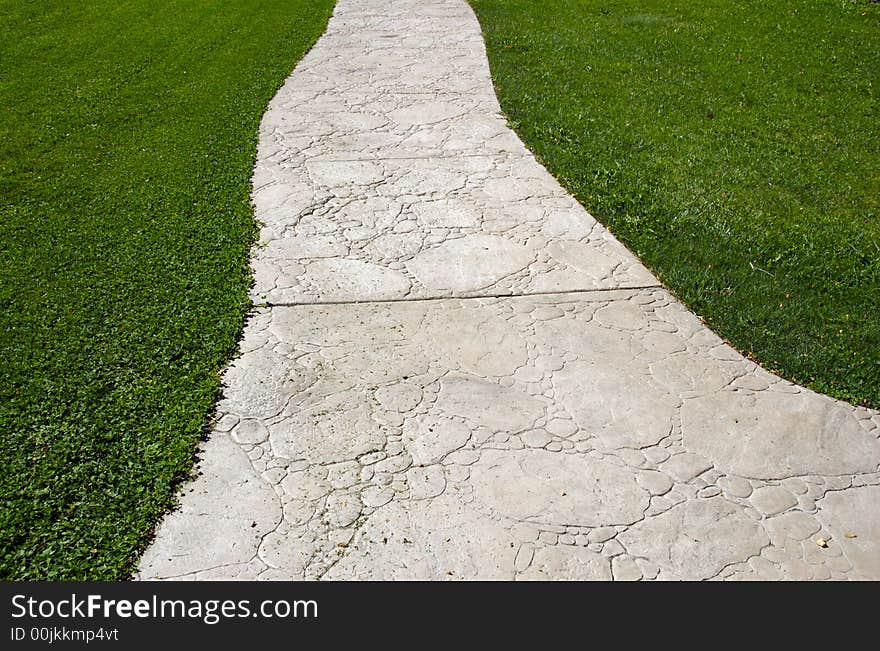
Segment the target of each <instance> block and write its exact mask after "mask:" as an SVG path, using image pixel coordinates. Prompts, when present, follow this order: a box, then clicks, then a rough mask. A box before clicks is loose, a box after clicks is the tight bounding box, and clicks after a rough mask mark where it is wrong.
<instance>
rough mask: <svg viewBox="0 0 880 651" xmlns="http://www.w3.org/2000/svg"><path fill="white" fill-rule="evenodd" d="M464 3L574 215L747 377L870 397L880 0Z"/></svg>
mask: <svg viewBox="0 0 880 651" xmlns="http://www.w3.org/2000/svg"><path fill="white" fill-rule="evenodd" d="M471 4H472V5H473V6H474V8H475V9H476V11H477V14H478V16H479V18H480V22H481V23H482V26H483V30H484V32H485V35H486V42H487V46H488V51H489V59H490V63H491V66H492V73H493V77H494V79H495V83H496V88H497V91H498V95H499V99H500V100H501V105H502V106H503V108H504V110H505V112H506V113H507V115H508V116H509V118H510V120H511V122H512V124H513V126H514V128H515V129H516V130H517V131H518V132H519V134H520V135H521V136H522V138H523V140H525V142H526V143H527V144H528V145H529V146H530V147H531V148H532V150H533V151H534V152H535V153H536V155H537V156H538V157H539V158H540V159H541V160H542V162H544V164H545V165H546V166H547V167H548V168H549V169H550V170H551V171H552V172H553V173H554V174H555V175H556V176H557V178H558V179H559V180H560V181H561V182H562V184H563V185H565V186H566V187H567V188H568V189H569V190H570V191H571V192H572V193H573V194H574V195H575V196H576V197H577V198H578V199H579V200H580V201H581V203H583V205H584V206H585V207H586V208H587V209H588V210H589V211H591V212H592V213H593V214H594V215H595V216H596V217H597V218H598V219H600V220H601V221H602V222H603V223H605V224H606V225H607V226H608V227H609V228H610V229H611V230H612V231H613V232H614V233H615V235H617V236H618V237H619V238H620V239H621V240H623V241H624V242H625V243H626V244H627V245H628V246H629V247H630V248H631V249H632V250H633V251H635V252H636V253H637V254H638V255H639V256H640V257H641V258H642V260H644V261H645V262H646V263H647V264H648V265H649V266H650V267H651V268H652V269H653V270H654V272H655V273H656V274H657V275H658V276H659V277H660V278H661V279H662V280H663V282H664V283H666V284H667V285H668V286H670V287H671V288H672V289H673V290H674V291H675V292H676V293H677V294H678V296H679V297H681V298H682V299H683V300H684V301H685V303H687V304H688V305H689V306H690V307H691V309H693V310H694V311H696V312H697V313H698V314H701V315H703V316H704V317H705V319H706V321H707V322H708V323H709V325H710V326H711V327H712V328H713V329H714V330H715V331H716V332H718V333H719V334H720V335H722V336H723V337H726V338H728V339H729V340H730V341H731V342H732V343H733V344H734V345H735V346H736V347H737V348H739V349H740V350H742V351H745V352H747V353H750V354H751V355H753V356H754V358H756V359H757V360H759V361H760V362H761V363H762V364H763V365H764V366H765V367H766V368H769V369H771V370H774V371H776V372H778V373H780V374H781V375H783V376H785V377H787V378H789V379H791V380H794V381H797V382H800V383H803V384H806V385H808V386H810V387H812V388H814V389H816V390H818V391H822V392H825V393H828V394H831V395H833V396H836V397H839V398H843V399H846V400H850V401H851V402H854V403H862V404H867V405H873V406H875V407H880V106H878V97H880V4H878V3H876V2H870V1H869V0H791V1H789V2H766V1H765V0H745V1H734V0H703V1H700V2H694V1H693V0H602V1H598V0H546V1H542V2H534V1H533V0H504V1H503V2H502V1H500V0H472V2H471Z"/></svg>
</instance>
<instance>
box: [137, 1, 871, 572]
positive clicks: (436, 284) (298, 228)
mask: <svg viewBox="0 0 880 651" xmlns="http://www.w3.org/2000/svg"><path fill="white" fill-rule="evenodd" d="M260 134H261V138H260V148H259V162H258V164H257V168H256V171H255V176H254V193H253V197H254V202H255V204H256V212H257V217H258V219H260V220H261V222H262V223H263V229H262V238H261V242H260V244H259V246H258V247H257V248H256V250H255V251H254V258H253V266H254V270H255V274H256V287H255V289H254V294H253V295H254V299H255V301H256V302H257V303H260V304H262V305H264V307H261V308H260V309H258V310H256V313H255V315H254V316H253V318H252V319H251V320H250V321H249V323H248V324H247V327H246V330H245V334H244V340H243V342H242V355H241V356H240V357H239V358H238V359H237V360H236V361H235V362H234V363H233V364H232V365H231V367H230V368H229V370H228V371H227V372H226V375H225V378H224V382H225V387H226V388H225V397H224V398H223V400H222V401H221V402H220V404H219V411H218V416H217V422H216V424H215V426H214V428H213V432H212V434H211V437H210V439H209V440H208V442H207V443H206V444H205V445H204V446H203V451H202V460H201V463H200V467H199V469H200V475H199V476H198V478H197V479H195V481H193V482H191V483H189V484H188V485H186V486H185V487H184V490H183V493H182V495H181V508H180V509H179V510H178V511H175V512H174V513H172V514H170V515H169V516H168V517H167V518H166V519H165V521H164V522H163V523H162V525H161V526H160V528H159V530H158V535H157V537H156V540H155V542H154V544H153V545H152V546H151V547H150V548H149V550H148V551H147V552H146V554H145V556H144V557H143V559H142V563H141V567H140V570H139V577H140V578H145V579H150V578H188V579H227V578H240V579H254V578H259V579H299V578H306V579H319V578H323V579H367V578H368V579H547V578H552V579H612V578H613V579H638V578H646V579H653V578H661V579H711V578H747V579H758V578H761V579H765V578H766V579H770V578H790V579H828V578H841V579H842V578H862V579H866V578H871V579H880V473H878V464H880V442H878V435H880V414H878V413H876V412H871V411H868V410H866V409H856V408H853V407H852V406H850V405H847V404H844V403H840V402H837V401H835V400H832V399H830V398H827V397H825V396H821V395H818V394H815V393H813V392H811V391H808V390H806V389H803V388H801V387H798V386H795V385H793V384H790V383H789V382H786V381H783V380H781V379H779V378H778V377H776V376H774V375H772V374H770V373H768V372H766V371H763V370H762V369H760V368H759V367H757V366H755V365H754V364H753V363H751V362H749V361H748V360H746V359H744V358H743V357H742V356H741V355H739V354H738V353H737V352H736V351H734V350H733V349H731V348H730V347H728V346H727V345H725V344H724V342H722V341H721V340H720V339H719V338H718V337H717V336H716V335H714V334H713V333H712V332H711V331H709V330H708V329H707V328H706V327H705V326H703V325H702V324H701V322H700V321H699V320H698V319H697V318H696V317H695V316H694V315H692V314H691V313H689V312H688V311H687V310H685V309H684V308H683V307H682V306H681V305H680V304H679V303H677V302H676V301H675V300H674V299H673V298H672V297H671V296H670V295H669V293H668V292H666V291H665V290H664V289H663V288H662V287H661V286H660V285H659V283H658V282H657V281H656V279H655V278H653V276H652V275H651V274H650V273H648V271H647V270H646V269H645V268H644V267H643V266H642V265H641V264H640V263H639V262H638V261H637V260H636V259H635V258H634V257H633V256H632V255H631V254H630V253H629V252H628V251H627V250H626V249H625V248H624V247H623V246H621V245H620V244H619V243H618V242H617V241H616V240H614V239H613V238H612V237H611V236H610V235H609V234H608V232H607V231H606V230H605V229H604V228H602V226H601V225H599V224H597V223H596V222H595V220H594V219H593V218H592V217H590V215H588V214H587V213H586V212H585V211H584V210H583V208H581V207H580V206H579V205H578V204H577V203H576V202H575V201H574V200H573V199H572V198H571V197H570V196H568V194H566V192H565V191H564V190H563V189H562V188H561V187H560V186H559V185H558V184H557V183H556V182H555V180H554V179H553V178H552V177H551V176H550V175H549V174H548V173H547V172H546V171H545V170H544V169H543V168H542V167H541V166H540V165H539V164H538V163H537V162H536V161H535V160H534V158H533V157H532V156H531V155H530V154H529V153H528V152H527V150H526V149H525V148H524V146H523V145H522V144H521V143H520V141H519V140H518V139H517V137H516V136H515V135H514V134H513V133H512V132H511V131H510V130H509V129H508V128H507V126H506V124H505V121H504V119H503V118H502V117H501V115H500V109H499V106H498V103H497V101H496V98H495V94H494V91H493V88H492V84H491V80H490V76H489V69H488V64H487V60H486V55H485V51H484V46H483V41H482V37H481V35H480V28H479V25H478V23H477V21H476V18H475V17H474V15H473V13H472V12H471V10H470V8H469V7H468V5H467V4H466V3H465V2H464V1H463V0H421V1H419V0H340V1H339V3H338V6H337V8H336V12H335V14H334V16H333V18H332V19H331V21H330V24H329V27H328V30H327V33H326V34H325V35H324V36H323V37H322V38H321V40H320V41H319V42H318V44H317V45H316V46H315V48H314V49H313V50H312V51H311V52H310V53H309V54H308V55H307V56H306V57H305V58H304V59H303V60H302V62H301V63H300V64H299V66H298V67H297V68H296V70H295V72H294V73H293V74H292V75H291V77H290V78H289V79H288V81H287V83H286V84H285V86H284V87H283V88H282V89H281V91H280V92H279V93H278V95H277V97H276V98H275V99H274V100H273V101H272V103H271V105H270V108H269V111H268V113H267V114H266V116H265V118H264V121H263V125H262V128H261V132H260ZM823 541H824V542H823Z"/></svg>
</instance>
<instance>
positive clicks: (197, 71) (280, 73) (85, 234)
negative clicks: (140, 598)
mask: <svg viewBox="0 0 880 651" xmlns="http://www.w3.org/2000/svg"><path fill="white" fill-rule="evenodd" d="M332 6H333V2H332V0H268V1H267V0H242V1H240V2H234V3H233V2H228V1H226V0H198V1H197V2H192V1H190V0H149V1H147V0H132V1H131V2H125V3H118V2H116V1H115V0H95V1H94V2H89V3H78V2H71V1H70V0H46V1H45V2H40V3H26V2H22V1H21V0H0V16H2V20H0V260H2V266H0V303H2V311H0V314H2V316H0V319H2V321H0V359H2V360H3V363H2V364H0V446H2V452H0V454H2V459H3V473H2V476H0V483H2V486H0V495H2V508H0V579H4V580H10V579H18V580H23V579H25V580H35V579H40V580H46V579H73V580H113V579H123V578H126V577H127V576H129V573H130V572H131V570H132V569H133V567H134V564H135V563H136V561H137V558H138V556H139V553H140V551H141V550H142V549H143V547H144V546H145V544H146V542H147V540H148V539H149V537H150V535H151V533H152V530H153V527H154V525H155V523H156V521H157V520H158V518H160V517H161V515H162V514H163V512H164V511H165V510H166V509H167V508H168V507H170V506H171V505H172V503H173V490H174V487H175V485H176V483H177V482H179V481H180V480H181V479H183V478H185V477H186V476H187V475H188V473H189V472H190V470H191V468H192V464H193V459H194V451H195V446H196V443H197V441H198V439H199V438H200V436H201V435H202V433H203V431H204V428H205V424H206V419H207V417H208V414H209V413H210V409H211V407H212V405H213V403H214V400H215V399H216V397H217V395H218V391H219V373H220V371H221V369H222V368H223V367H224V366H225V364H226V363H227V362H228V360H229V359H230V358H231V357H232V356H233V354H234V353H235V350H236V340H237V337H238V335H239V332H240V329H241V326H242V322H243V318H244V315H245V313H246V312H247V309H248V307H249V302H248V298H247V288H248V286H249V283H250V282H251V279H250V271H249V268H248V264H247V262H248V254H249V249H250V246H251V244H252V242H253V241H254V238H255V235H256V227H255V223H254V219H253V210H252V206H251V203H250V179H251V173H252V169H253V164H254V160H255V154H256V143H257V129H258V125H259V121H260V117H261V115H262V113H263V112H264V110H265V107H266V105H267V103H268V101H269V99H270V98H271V97H272V96H273V94H274V93H275V91H276V90H277V88H278V87H279V86H280V85H281V84H282V83H283V81H284V79H285V77H286V76H287V75H288V74H289V73H290V71H291V70H292V69H293V67H294V65H295V64H296V62H297V61H298V60H299V58H300V57H301V56H302V55H303V54H304V53H305V52H306V51H307V50H308V48H309V47H311V45H312V44H313V43H314V41H315V40H316V39H317V38H318V37H319V36H320V34H321V33H322V32H323V30H324V28H325V26H326V22H327V19H328V18H329V15H330V12H331V10H332Z"/></svg>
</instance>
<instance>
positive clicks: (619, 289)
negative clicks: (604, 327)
mask: <svg viewBox="0 0 880 651" xmlns="http://www.w3.org/2000/svg"><path fill="white" fill-rule="evenodd" d="M647 289H663V285H661V284H659V283H657V284H653V285H630V286H627V287H608V288H601V289H569V290H565V291H558V292H528V293H527V294H513V293H510V294H501V293H496V294H479V295H476V296H416V297H413V298H384V299H371V300H366V299H365V300H358V299H354V300H348V301H267V302H264V303H254V307H255V308H273V307H303V306H306V305H368V304H371V303H417V302H426V301H473V300H479V299H491V298H526V297H529V296H568V295H570V296H582V295H585V294H606V293H610V292H638V291H642V290H647Z"/></svg>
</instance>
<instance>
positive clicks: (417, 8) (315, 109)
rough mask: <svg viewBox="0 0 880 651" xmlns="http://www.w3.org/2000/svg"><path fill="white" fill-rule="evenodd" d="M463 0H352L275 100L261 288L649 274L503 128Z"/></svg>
mask: <svg viewBox="0 0 880 651" xmlns="http://www.w3.org/2000/svg"><path fill="white" fill-rule="evenodd" d="M500 111H501V109H500V107H499V106H498V101H497V100H496V98H495V92H494V89H493V87H492V81H491V78H490V76H489V67H488V63H487V60H486V56H485V51H484V45H483V40H482V36H481V34H480V29H479V25H478V24H477V21H476V19H475V18H474V16H473V14H472V12H471V10H470V8H469V7H468V6H467V4H466V3H465V2H462V1H461V0H430V1H428V2H424V1H418V0H394V1H392V2H384V1H382V2H380V1H379V0H342V1H340V2H339V3H338V5H337V7H336V11H335V13H334V16H333V18H331V20H330V24H329V25H328V28H327V32H326V33H325V34H324V36H323V37H322V38H321V39H320V41H319V42H318V43H317V44H316V46H315V47H314V48H313V49H312V50H311V52H309V53H308V54H307V55H306V56H305V57H304V58H303V60H302V61H301V62H300V64H299V65H298V66H297V68H296V71H295V72H294V73H293V74H292V75H291V76H290V78H289V79H288V80H287V83H286V84H285V85H284V87H283V88H282V89H281V90H280V91H279V92H278V94H277V95H276V96H275V98H274V99H273V100H272V102H271V104H270V105H269V109H268V111H267V113H266V115H265V117H264V118H263V122H262V126H261V128H260V146H259V151H258V160H257V166H256V170H255V173H254V192H253V200H254V205H255V208H256V215H257V218H258V219H259V220H260V221H261V222H262V223H263V224H264V226H263V229H262V232H261V239H260V243H259V246H258V247H257V248H256V250H255V251H254V257H253V267H254V270H255V277H256V285H255V287H254V289H253V293H252V294H253V298H254V300H255V302H257V303H268V304H277V303H296V304H298V303H316V302H338V301H363V300H392V299H405V298H428V297H446V296H497V295H507V294H523V293H532V292H559V291H571V290H588V289H605V288H619V287H642V286H646V285H655V284H656V280H655V279H654V278H653V277H652V276H651V274H650V273H649V272H648V271H647V270H646V269H645V268H644V267H643V266H642V265H641V264H640V263H639V262H638V261H637V260H636V259H635V258H634V257H633V256H632V255H631V254H630V253H629V252H628V251H627V250H626V249H625V248H624V247H623V246H621V245H620V244H619V243H618V242H617V241H616V240H615V239H614V238H613V237H612V236H611V235H610V234H609V233H608V232H607V231H606V230H605V229H604V228H603V227H602V226H601V225H600V224H598V223H596V221H595V220H594V219H593V218H592V217H591V216H590V215H589V214H587V212H586V211H585V210H584V209H583V207H581V206H580V204H578V203H577V202H576V201H575V200H574V199H573V198H572V197H571V196H570V195H568V194H567V193H566V192H565V190H563V189H562V188H561V187H560V186H559V184H558V183H557V182H556V180H555V179H554V178H553V177H552V176H550V174H549V173H548V172H547V171H546V170H545V169H544V168H543V167H542V166H541V165H540V164H538V162H537V161H536V160H535V159H534V157H533V156H532V155H531V154H530V153H529V152H528V150H527V149H526V148H525V147H524V146H523V144H522V143H521V142H520V140H519V139H518V138H517V137H516V135H515V134H514V133H513V132H511V131H510V129H508V127H507V124H506V122H505V119H504V117H503V116H502V115H501V112H500Z"/></svg>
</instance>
